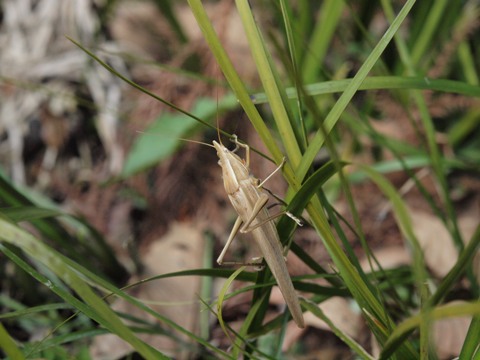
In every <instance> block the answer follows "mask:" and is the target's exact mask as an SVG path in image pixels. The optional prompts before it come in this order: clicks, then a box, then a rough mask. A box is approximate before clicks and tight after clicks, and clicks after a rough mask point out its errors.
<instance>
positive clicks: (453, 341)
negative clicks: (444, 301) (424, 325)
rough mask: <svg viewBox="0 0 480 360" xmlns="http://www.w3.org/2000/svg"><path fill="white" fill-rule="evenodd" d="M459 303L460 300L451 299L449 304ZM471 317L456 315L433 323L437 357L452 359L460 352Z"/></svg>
mask: <svg viewBox="0 0 480 360" xmlns="http://www.w3.org/2000/svg"><path fill="white" fill-rule="evenodd" d="M454 303H456V304H459V303H462V302H461V301H453V302H451V303H450V304H454ZM471 320H472V318H471V317H457V318H451V319H443V320H439V321H436V322H435V323H434V324H433V337H434V341H435V347H436V350H437V355H438V357H439V359H452V358H454V357H455V356H458V355H459V354H460V350H461V349H462V346H463V343H464V342H465V337H466V336H467V331H468V327H469V326H470V322H471Z"/></svg>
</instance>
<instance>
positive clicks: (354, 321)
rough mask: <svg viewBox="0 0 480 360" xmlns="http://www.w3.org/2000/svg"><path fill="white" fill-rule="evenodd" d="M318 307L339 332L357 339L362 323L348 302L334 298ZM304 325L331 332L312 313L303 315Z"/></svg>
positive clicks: (358, 314)
mask: <svg viewBox="0 0 480 360" xmlns="http://www.w3.org/2000/svg"><path fill="white" fill-rule="evenodd" d="M318 307H319V308H320V309H321V310H322V311H323V313H324V314H325V316H326V317H327V318H329V319H330V321H331V322H332V323H333V324H334V325H335V326H336V327H337V328H338V329H339V330H341V331H342V332H344V333H346V334H347V335H348V336H350V337H351V338H353V339H358V337H359V335H360V331H361V329H362V328H363V322H362V319H361V316H360V313H358V312H356V311H354V310H353V308H352V306H351V304H350V302H349V301H348V300H346V299H344V298H342V297H338V296H335V297H332V298H330V299H328V300H325V301H324V302H322V303H321V304H319V305H318ZM305 323H306V324H307V325H309V326H313V327H316V328H318V329H322V330H329V331H331V329H330V327H329V326H328V325H327V324H326V323H325V322H324V321H323V320H321V319H319V318H317V317H316V316H315V315H313V314H312V313H305Z"/></svg>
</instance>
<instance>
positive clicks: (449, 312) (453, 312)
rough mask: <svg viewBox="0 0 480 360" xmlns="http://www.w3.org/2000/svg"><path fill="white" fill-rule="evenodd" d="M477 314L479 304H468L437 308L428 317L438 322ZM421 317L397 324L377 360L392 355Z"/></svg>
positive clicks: (416, 316)
mask: <svg viewBox="0 0 480 360" xmlns="http://www.w3.org/2000/svg"><path fill="white" fill-rule="evenodd" d="M479 314H480V302H470V303H462V304H446V305H443V306H438V307H436V308H434V309H432V311H431V313H430V314H429V317H431V318H432V319H433V320H440V319H448V318H452V317H460V316H474V315H479ZM423 317H424V315H423V314H421V313H420V314H417V315H414V316H412V317H410V318H408V319H406V320H404V321H403V322H402V323H401V324H399V325H398V327H397V328H396V329H395V331H394V332H393V333H392V335H391V336H390V338H389V339H388V341H387V343H386V344H385V348H384V349H383V351H382V353H381V355H380V358H379V359H380V360H384V359H385V360H386V359H388V358H389V357H390V356H391V355H392V354H393V351H394V350H395V348H396V346H398V344H399V343H401V342H402V341H404V339H405V337H406V336H408V334H410V332H411V331H412V330H413V329H415V328H417V327H418V326H420V324H421V323H422V321H424V320H423V319H422V318H423Z"/></svg>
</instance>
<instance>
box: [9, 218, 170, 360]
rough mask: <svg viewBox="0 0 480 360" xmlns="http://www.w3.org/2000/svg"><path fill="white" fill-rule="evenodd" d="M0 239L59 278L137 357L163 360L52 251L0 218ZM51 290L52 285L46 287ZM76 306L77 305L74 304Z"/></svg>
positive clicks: (95, 317) (97, 319) (92, 314)
mask: <svg viewBox="0 0 480 360" xmlns="http://www.w3.org/2000/svg"><path fill="white" fill-rule="evenodd" d="M0 229H1V237H2V239H3V241H6V242H7V243H10V244H12V245H15V246H17V247H19V248H20V249H22V250H23V251H24V252H25V253H27V254H28V255H29V256H30V257H32V258H33V259H36V260H37V261H39V262H41V263H42V264H43V265H45V266H46V267H47V268H49V269H50V270H51V271H53V272H54V273H55V274H56V275H57V276H58V277H59V278H61V279H62V280H63V281H65V282H66V283H67V284H68V285H69V286H70V287H71V288H72V289H73V290H75V292H76V293H77V294H78V295H79V296H80V297H81V298H82V299H83V300H84V301H85V302H86V304H88V305H89V306H91V309H92V310H93V311H94V312H93V313H92V312H90V315H91V316H93V318H94V319H95V320H96V321H97V322H99V323H100V324H101V325H103V326H105V327H106V328H107V329H109V330H110V331H111V332H112V333H114V334H117V335H118V336H120V337H121V338H122V339H124V340H125V341H127V342H128V343H130V344H131V345H132V346H133V347H134V348H135V349H136V350H137V351H138V352H139V353H140V354H142V355H143V356H145V357H146V358H147V359H159V358H161V359H166V358H167V357H166V356H165V355H163V354H162V353H160V352H158V351H156V350H155V349H153V348H152V347H150V346H149V345H147V344H145V343H144V342H143V341H141V340H139V339H138V338H137V337H136V336H135V335H134V334H133V333H132V332H131V331H130V330H129V329H128V328H127V327H126V326H125V325H124V324H123V322H122V321H121V320H120V319H119V318H118V316H117V315H116V314H115V313H114V312H113V311H112V309H110V307H109V306H107V304H105V302H103V301H102V300H101V299H100V298H98V296H97V295H95V293H94V292H93V291H92V289H91V288H90V287H89V286H88V285H87V284H86V283H85V282H84V281H83V280H82V279H81V278H80V277H79V276H78V274H77V273H76V272H74V271H72V269H71V268H70V267H68V266H67V264H66V263H65V262H64V261H62V257H61V255H60V254H58V253H57V252H56V251H55V250H53V249H51V248H49V247H48V246H46V245H45V244H44V243H42V242H41V241H39V240H38V239H36V238H35V237H34V236H32V235H31V234H29V233H27V232H26V231H24V230H22V229H20V228H19V227H17V226H16V225H14V224H12V223H10V222H9V221H6V220H4V219H1V218H0ZM45 284H46V285H47V286H49V287H51V286H52V283H51V282H50V281H47V282H46V283H45ZM77 305H78V303H77Z"/></svg>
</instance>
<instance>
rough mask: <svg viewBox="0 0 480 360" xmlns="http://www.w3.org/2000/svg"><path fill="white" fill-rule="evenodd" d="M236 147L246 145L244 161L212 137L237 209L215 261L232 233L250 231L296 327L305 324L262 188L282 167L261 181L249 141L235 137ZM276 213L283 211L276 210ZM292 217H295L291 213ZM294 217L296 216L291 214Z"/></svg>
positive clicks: (219, 258)
mask: <svg viewBox="0 0 480 360" xmlns="http://www.w3.org/2000/svg"><path fill="white" fill-rule="evenodd" d="M233 140H234V142H235V144H236V146H237V147H236V149H238V147H243V148H244V149H245V157H246V161H243V160H242V159H241V158H240V157H239V156H238V155H236V154H235V153H234V152H235V151H236V149H235V150H233V151H230V150H228V149H227V148H226V147H225V146H223V144H221V143H217V142H216V141H213V146H214V147H215V149H216V150H217V155H218V158H219V161H218V163H219V165H220V166H221V168H222V174H223V183H224V186H225V191H226V192H227V194H228V197H229V199H230V202H231V203H232V205H233V207H234V208H235V210H236V212H237V213H238V218H237V220H236V221H235V225H234V226H233V229H232V232H231V233H230V236H229V238H228V240H227V243H226V244H225V247H224V248H223V250H222V252H221V254H220V256H219V257H218V259H217V262H218V264H220V265H221V264H222V263H223V258H224V256H225V253H226V251H227V249H228V247H229V246H230V244H231V242H232V241H233V238H234V237H235V235H236V234H237V233H238V231H240V233H247V232H248V233H251V234H252V236H253V238H254V239H255V241H256V243H257V244H258V247H259V248H260V251H261V252H262V255H263V257H264V259H265V261H266V263H267V265H268V267H269V268H270V270H271V271H272V274H273V276H274V277H275V279H276V281H277V284H278V286H279V288H280V291H281V292H282V294H283V297H284V299H285V302H286V303H287V306H288V309H289V310H290V313H291V314H292V317H293V320H294V321H295V323H296V324H297V325H298V327H300V328H303V327H305V322H304V319H303V313H302V309H301V307H300V303H299V301H298V296H297V294H296V293H295V289H294V287H293V284H292V280H291V279H290V275H289V274H288V270H287V266H286V264H285V259H284V256H283V249H282V244H281V242H280V239H279V236H278V232H277V229H276V228H275V224H274V223H273V219H274V218H275V217H277V216H278V215H274V216H270V214H269V213H268V210H267V208H266V204H267V202H268V195H267V193H266V192H265V191H264V190H263V189H262V185H263V183H264V182H265V181H266V180H268V179H269V178H270V176H272V175H273V174H274V173H275V172H277V171H278V170H280V169H281V167H282V165H283V163H282V165H280V166H279V167H278V168H277V169H276V170H275V171H274V172H273V173H272V174H271V175H270V176H268V177H267V179H265V180H264V181H263V182H262V183H260V182H259V181H258V179H256V178H254V177H253V176H251V174H250V170H249V168H248V167H249V162H250V148H249V147H248V145H245V144H241V143H239V142H238V141H237V139H236V137H234V139H233ZM279 215H282V213H281V214H279ZM293 218H294V217H293ZM294 220H295V218H294Z"/></svg>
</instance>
